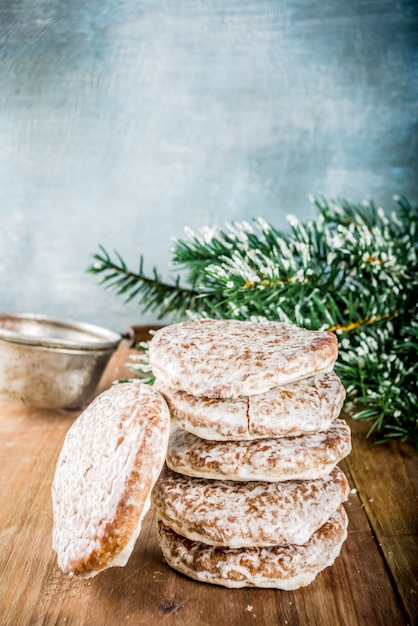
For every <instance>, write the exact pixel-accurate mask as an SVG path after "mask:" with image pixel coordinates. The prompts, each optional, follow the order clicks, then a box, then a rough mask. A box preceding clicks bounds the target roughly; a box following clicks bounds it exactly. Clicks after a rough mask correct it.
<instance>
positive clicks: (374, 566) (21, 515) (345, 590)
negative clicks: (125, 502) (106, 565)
mask: <svg viewBox="0 0 418 626" xmlns="http://www.w3.org/2000/svg"><path fill="white" fill-rule="evenodd" d="M128 354H129V350H128V349H127V347H126V346H125V345H124V344H121V346H120V349H119V350H118V352H117V353H116V354H115V356H114V357H113V358H112V360H111V362H110V363H109V366H108V368H107V370H106V372H105V375H104V377H103V379H102V381H101V385H100V388H101V389H102V388H105V387H106V386H108V385H109V384H110V383H111V382H112V381H113V380H115V379H117V378H119V377H121V376H122V377H123V376H124V375H125V374H126V369H125V364H126V362H127V359H128ZM77 415H78V413H77V412H63V413H60V414H56V413H53V412H43V411H40V410H34V409H29V408H25V407H22V406H20V405H16V404H12V403H2V404H1V405H0V458H1V470H0V481H1V482H0V486H1V507H0V623H1V625H2V626H26V625H29V624H30V625H38V624H39V625H41V624H42V625H52V624H54V625H62V626H64V625H65V626H69V625H77V626H78V625H82V624H83V625H84V624H86V625H87V624H88V625H89V626H116V624H118V625H119V624H140V625H151V624H153V625H154V624H167V625H168V626H177V625H178V626H180V625H182V626H185V625H186V626H196V625H197V624H200V625H201V626H218V625H219V624H222V625H224V624H225V626H229V625H231V626H233V625H240V626H247V625H250V624H251V625H254V624H286V623H287V624H292V625H298V624H301V625H305V624H309V625H314V626H328V625H329V626H336V625H338V626H339V625H343V626H363V625H364V624H368V625H371V626H374V625H382V626H388V625H389V624H390V625H391V626H397V625H402V624H405V623H410V624H413V623H414V619H416V613H414V609H413V605H412V602H410V603H409V604H408V602H407V601H406V596H407V594H408V590H411V589H415V590H416V589H417V587H416V583H414V578H413V576H414V571H415V565H416V562H415V563H414V556H413V555H414V554H415V553H414V545H415V546H416V533H415V534H414V533H413V532H412V531H413V526H412V514H413V513H414V510H415V509H414V508H413V507H414V506H415V505H414V504H413V503H412V502H410V504H409V505H408V503H407V499H406V500H405V503H404V505H403V506H402V511H401V513H400V516H399V518H397V515H396V506H395V505H393V506H392V505H391V506H390V511H389V512H388V511H387V510H386V509H385V507H384V506H383V503H384V502H389V503H392V502H393V503H396V502H397V501H398V500H399V501H402V502H403V495H402V493H401V492H402V491H403V486H402V484H401V485H400V484H399V483H398V482H395V481H392V480H391V479H390V476H391V470H390V467H392V471H393V472H394V476H395V478H396V480H398V476H397V473H398V472H400V473H401V477H402V478H404V477H405V473H406V475H409V472H412V470H413V467H414V465H415V462H414V459H413V456H412V454H410V451H409V448H408V447H407V446H400V447H398V446H394V447H388V448H387V449H386V452H385V451H384V449H383V448H379V449H378V451H376V447H374V446H372V444H370V443H369V442H366V443H365V442H364V439H363V438H362V437H361V435H360V433H357V426H356V425H354V441H353V444H354V445H353V452H352V455H350V457H349V459H347V461H345V462H343V463H342V464H341V467H342V469H343V470H344V471H345V472H346V473H347V475H348V477H349V479H350V482H351V487H352V488H353V489H354V487H355V488H356V489H357V491H353V492H352V493H351V494H350V496H349V500H348V502H347V503H346V510H347V512H348V516H349V531H348V538H347V541H346V543H345V544H344V546H343V550H342V553H341V555H340V557H339V558H338V559H337V561H336V563H335V565H334V566H333V567H332V568H329V569H327V570H325V571H324V572H322V573H321V574H320V575H319V576H318V578H317V579H316V580H315V581H314V583H312V584H311V585H310V586H309V587H307V588H305V589H300V590H298V591H295V592H282V591H275V590H268V589H266V590H261V589H236V590H229V589H225V588H222V587H216V586H211V585H205V584H201V583H197V582H195V581H192V580H188V579H187V578H185V577H184V576H181V575H180V574H178V573H176V572H174V571H172V570H171V569H170V568H169V567H168V566H167V565H166V564H165V563H164V562H163V559H162V557H161V553H160V550H159V547H158V543H157V538H156V532H155V520H154V513H153V511H152V510H151V511H150V513H149V514H148V515H147V516H146V518H145V520H144V525H143V530H142V532H141V535H140V538H139V540H138V542H137V545H136V547H135V550H134V552H133V554H132V556H131V558H130V560H129V562H128V564H127V566H126V567H124V568H113V569H110V570H108V571H106V572H103V573H102V574H100V575H98V576H97V577H95V578H93V579H90V580H87V581H85V580H81V581H80V580H75V579H73V578H71V577H69V576H66V575H64V574H63V573H62V572H61V571H60V570H59V569H58V567H57V565H56V559H55V555H54V553H53V552H52V548H51V530H52V513H51V503H50V486H51V482H52V477H53V474H54V469H55V463H56V459H57V456H58V453H59V450H60V448H61V445H62V441H63V439H64V437H65V434H66V432H67V430H68V428H69V426H70V425H71V424H72V422H73V421H74V419H76V417H77ZM382 451H383V452H382ZM380 454H384V459H383V460H382V459H381V458H380V457H379V455H380ZM382 463H385V464H386V466H387V467H385V468H381V470H382V472H381V473H379V472H378V471H377V470H378V468H380V464H382ZM403 467H404V468H405V469H403ZM373 468H374V469H373ZM404 472H405V473H404ZM412 473H413V472H412ZM379 476H380V477H383V478H384V480H380V479H379ZM370 477H371V478H370ZM353 478H354V480H355V482H353ZM413 482H414V481H413V480H411V482H410V483H406V488H407V489H408V490H409V488H410V485H412V484H413ZM408 494H409V495H410V493H409V491H408ZM409 495H408V497H409ZM372 498H373V499H374V502H368V501H369V500H370V499H372ZM366 503H367V506H366ZM381 503H382V504H381ZM409 507H411V509H409ZM410 511H411V512H410ZM372 513H374V517H375V519H376V521H375V519H374V518H373V514H372ZM386 517H388V519H389V521H390V525H389V526H385V524H388V522H387V521H385V519H386ZM373 523H374V524H375V525H376V528H377V530H376V529H374V528H373V527H372V524H373ZM386 528H388V529H389V530H390V532H391V533H392V534H391V535H390V536H389V535H388V536H387V537H383V536H382V534H381V532H382V531H381V529H386ZM404 531H407V533H405V532H404ZM378 533H379V534H378ZM410 596H411V597H412V596H413V594H412V593H411V592H410ZM404 607H405V608H404ZM405 611H407V613H408V614H409V618H407V613H406V612H405Z"/></svg>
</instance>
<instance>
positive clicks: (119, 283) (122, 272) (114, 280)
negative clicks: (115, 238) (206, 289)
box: [87, 246, 200, 319]
mask: <svg viewBox="0 0 418 626" xmlns="http://www.w3.org/2000/svg"><path fill="white" fill-rule="evenodd" d="M99 247H100V250H101V252H100V253H96V254H94V255H93V259H94V263H93V264H92V265H91V266H90V267H89V268H88V269H87V271H88V272H90V273H91V274H101V279H100V280H99V284H100V285H103V286H104V287H105V288H106V289H109V290H114V291H115V292H116V294H117V295H124V296H125V302H129V301H131V300H133V299H135V298H138V299H139V300H140V302H141V304H142V312H143V313H146V312H157V313H158V319H162V318H163V317H165V316H167V315H169V314H173V313H176V314H177V316H178V317H182V316H183V315H184V314H185V312H186V311H187V310H188V309H189V308H192V309H196V310H199V303H198V300H199V298H200V294H199V293H198V292H197V291H196V290H194V289H189V288H185V287H182V286H181V285H180V277H179V276H177V277H176V278H175V280H174V282H173V283H172V284H169V283H165V282H163V281H162V279H161V277H160V275H159V274H158V272H157V270H156V269H155V268H154V269H153V276H152V277H150V276H147V275H146V274H145V273H144V270H143V257H142V256H141V257H140V262H139V269H138V271H137V272H132V271H131V270H129V269H128V267H127V265H126V263H125V262H124V261H123V259H122V257H121V256H120V254H119V253H118V252H117V251H115V253H114V254H115V257H116V260H113V259H112V258H111V256H110V255H109V253H108V252H107V251H106V250H105V248H104V247H103V246H99Z"/></svg>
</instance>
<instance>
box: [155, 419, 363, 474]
mask: <svg viewBox="0 0 418 626" xmlns="http://www.w3.org/2000/svg"><path fill="white" fill-rule="evenodd" d="M350 451H351V431H350V427H349V426H348V424H347V423H346V422H345V421H344V420H341V419H336V420H334V422H333V423H332V424H331V426H330V427H329V428H328V430H326V431H321V432H318V433H311V434H309V435H301V436H299V437H281V438H277V439H276V438H272V439H251V440H249V441H247V440H243V441H209V440H206V439H202V438H200V437H196V435H193V434H192V433H188V432H187V431H185V430H183V429H181V428H177V427H175V426H173V427H172V428H171V433H170V439H169V444H168V449H167V465H168V466H169V467H170V468H171V469H172V470H174V471H175V472H179V473H180V474H185V475H186V476H194V477H197V478H209V479H218V480H244V481H246V480H269V481H282V480H310V479H314V478H320V477H322V476H325V475H326V474H329V472H330V471H331V470H332V469H333V468H334V467H335V465H336V464H337V463H339V462H340V461H341V460H342V459H343V458H345V457H346V456H347V455H348V454H349V453H350Z"/></svg>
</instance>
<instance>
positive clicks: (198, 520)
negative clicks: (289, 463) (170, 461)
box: [153, 467, 349, 548]
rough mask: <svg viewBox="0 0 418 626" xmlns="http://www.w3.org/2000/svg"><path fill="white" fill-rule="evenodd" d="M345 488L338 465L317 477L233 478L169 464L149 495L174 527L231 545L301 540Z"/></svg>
mask: <svg viewBox="0 0 418 626" xmlns="http://www.w3.org/2000/svg"><path fill="white" fill-rule="evenodd" d="M348 493H349V485H348V481H347V479H346V477H345V475H344V473H343V472H342V471H341V470H340V469H339V468H338V467H337V468H335V469H334V470H333V471H332V472H331V474H329V475H328V476H325V477H324V478H320V479H317V480H303V481H286V482H282V483H272V482H263V481H252V482H234V481H225V480H206V479H202V478H190V477H188V476H182V475H181V474H177V473H175V472H172V471H170V470H168V469H167V468H166V469H165V470H164V471H163V472H162V474H161V475H160V477H159V479H158V481H157V483H156V485H155V487H154V490H153V501H154V503H155V505H156V508H157V511H158V516H159V517H160V519H162V520H163V522H164V523H165V524H167V525H168V526H170V528H172V529H173V530H174V531H175V532H176V533H178V534H179V535H182V536H183V537H187V538H188V539H192V540H194V541H201V542H203V543H207V544H209V545H217V546H225V547H230V548H238V547H249V546H270V545H276V544H282V545H287V544H299V545H300V544H304V543H306V542H307V541H308V539H309V538H310V537H311V535H312V533H314V532H315V531H316V530H317V529H318V528H320V527H321V526H322V525H323V524H324V523H325V522H326V520H327V519H328V518H329V516H330V515H331V514H332V513H333V512H334V511H335V510H336V509H337V508H338V507H339V506H340V504H341V503H342V502H344V501H345V500H346V499H347V497H348Z"/></svg>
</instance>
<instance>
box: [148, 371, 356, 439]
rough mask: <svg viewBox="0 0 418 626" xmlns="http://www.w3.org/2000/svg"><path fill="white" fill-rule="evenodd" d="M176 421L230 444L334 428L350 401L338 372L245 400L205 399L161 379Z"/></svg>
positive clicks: (161, 388)
mask: <svg viewBox="0 0 418 626" xmlns="http://www.w3.org/2000/svg"><path fill="white" fill-rule="evenodd" d="M155 387H156V389H158V391H160V393H162V394H163V396H164V398H165V399H166V401H167V404H168V406H169V409H170V413H171V419H172V420H173V422H175V423H176V424H177V425H178V426H180V427H181V428H183V429H184V430H187V431H189V432H191V433H194V434H195V435H197V436H198V437H202V438H203V439H211V440H217V441H222V440H226V441H231V440H237V441H241V440H242V439H260V438H270V437H286V436H292V437H294V436H298V435H304V434H307V433H315V432H318V431H320V430H326V429H327V428H329V426H330V424H331V422H332V421H333V420H334V419H335V418H336V417H338V415H339V414H340V412H341V408H342V406H343V403H344V400H345V389H344V387H343V385H342V383H341V381H340V379H339V378H338V376H337V374H336V373H335V372H326V373H323V374H318V375H317V376H311V377H310V378H304V379H303V380H299V381H297V382H294V383H289V384H287V385H281V386H280V387H274V388H273V389H270V390H268V391H266V392H265V393H262V394H255V395H253V396H247V397H240V398H226V399H221V398H205V397H198V396H192V395H191V394H189V393H186V392H185V391H179V390H178V389H172V388H171V387H168V385H165V384H164V383H162V382H161V381H160V380H159V379H157V380H156V381H155Z"/></svg>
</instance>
